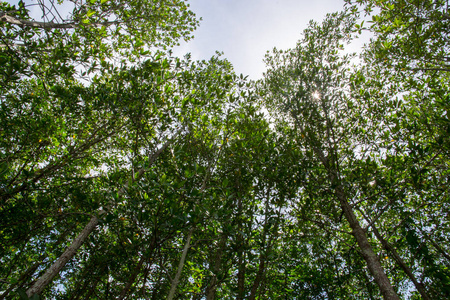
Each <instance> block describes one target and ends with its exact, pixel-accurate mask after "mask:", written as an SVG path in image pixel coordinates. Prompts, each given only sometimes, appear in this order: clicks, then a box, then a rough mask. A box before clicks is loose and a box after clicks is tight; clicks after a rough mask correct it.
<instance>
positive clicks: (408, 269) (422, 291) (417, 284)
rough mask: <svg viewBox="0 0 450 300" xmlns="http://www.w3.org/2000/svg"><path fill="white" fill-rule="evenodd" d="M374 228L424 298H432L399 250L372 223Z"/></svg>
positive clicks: (427, 299)
mask: <svg viewBox="0 0 450 300" xmlns="http://www.w3.org/2000/svg"><path fill="white" fill-rule="evenodd" d="M372 229H373V233H374V234H375V236H376V237H377V239H378V240H379V241H380V242H381V244H382V245H383V248H384V249H386V250H387V251H389V252H390V253H391V254H392V256H393V257H394V259H395V261H396V262H397V264H398V265H399V266H400V268H401V269H402V270H403V272H405V273H406V275H407V276H408V277H409V279H411V281H412V282H413V283H414V286H415V287H416V289H417V291H418V292H419V293H420V295H421V296H422V298H423V299H424V300H431V299H430V297H429V296H428V294H427V292H426V290H425V287H424V286H423V285H422V284H421V283H420V282H418V281H417V279H416V277H415V276H414V274H413V273H412V271H411V269H410V268H409V267H408V266H407V265H406V263H405V262H404V261H403V259H402V258H401V257H400V255H398V253H397V251H395V249H394V248H393V247H392V246H391V244H389V243H388V241H386V240H385V239H384V238H383V237H382V236H381V234H380V232H379V231H378V229H377V228H376V227H375V226H374V225H372Z"/></svg>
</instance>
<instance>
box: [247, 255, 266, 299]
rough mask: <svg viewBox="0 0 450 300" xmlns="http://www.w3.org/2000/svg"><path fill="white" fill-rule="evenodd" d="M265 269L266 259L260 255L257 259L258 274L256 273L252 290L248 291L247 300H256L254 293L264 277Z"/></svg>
mask: <svg viewBox="0 0 450 300" xmlns="http://www.w3.org/2000/svg"><path fill="white" fill-rule="evenodd" d="M265 268H266V257H265V256H264V255H262V254H261V257H260V259H259V267H258V273H256V278H255V281H253V286H252V290H251V291H250V297H248V299H249V300H255V299H256V293H257V292H258V288H259V285H260V283H261V280H262V278H263V276H264V272H265Z"/></svg>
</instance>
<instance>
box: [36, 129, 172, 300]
mask: <svg viewBox="0 0 450 300" xmlns="http://www.w3.org/2000/svg"><path fill="white" fill-rule="evenodd" d="M179 133H180V130H178V131H177V132H176V133H175V134H174V136H173V137H172V138H171V139H169V140H167V141H166V142H165V143H164V145H163V146H162V147H161V148H160V149H158V150H157V151H156V152H155V153H154V154H153V155H152V156H151V157H149V163H148V166H147V167H144V168H141V169H140V170H138V172H137V174H136V175H135V176H134V177H133V178H131V182H132V183H133V182H135V181H137V180H139V179H140V178H141V176H142V175H143V174H144V173H145V172H146V171H148V169H149V168H150V166H151V165H152V164H153V162H154V161H155V160H156V159H157V158H158V156H159V155H160V154H161V153H162V152H163V151H164V150H165V149H166V148H167V147H168V146H169V145H170V144H172V143H173V141H174V138H175V137H177V136H178V134H179ZM127 188H128V184H125V186H124V187H122V188H121V189H120V190H119V191H118V194H119V195H121V194H123V193H124V192H125V191H126V189H127ZM99 213H100V214H102V213H104V211H100V212H99ZM97 224H98V218H97V217H96V216H94V217H92V218H91V220H90V221H89V223H88V224H87V225H86V227H85V228H84V229H83V231H82V232H81V233H80V235H79V236H78V237H77V238H76V239H75V240H74V241H73V242H72V244H71V245H70V246H69V247H68V248H67V250H66V251H65V252H64V253H63V254H62V255H61V256H60V257H59V258H58V259H57V260H56V262H54V263H53V265H52V266H51V267H50V268H49V269H48V270H47V271H46V272H45V273H44V274H43V275H42V276H41V277H40V278H38V280H36V282H35V283H34V284H33V285H32V286H31V287H30V288H29V289H28V290H27V295H28V297H31V296H32V295H35V294H40V293H41V292H42V290H43V289H44V288H45V287H46V286H47V285H48V284H49V283H50V282H51V281H52V280H53V278H54V277H55V276H56V275H58V273H59V271H61V269H62V268H63V267H64V266H65V264H66V263H67V262H68V261H69V260H70V259H71V258H72V257H73V256H74V255H75V253H76V252H77V250H78V248H80V246H81V244H83V242H84V240H85V239H86V238H87V237H88V236H89V234H90V233H91V232H92V231H93V230H94V229H95V227H96V226H97Z"/></svg>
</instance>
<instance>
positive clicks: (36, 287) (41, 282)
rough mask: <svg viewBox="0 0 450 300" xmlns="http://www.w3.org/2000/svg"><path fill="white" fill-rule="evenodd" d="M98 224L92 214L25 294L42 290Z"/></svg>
mask: <svg viewBox="0 0 450 300" xmlns="http://www.w3.org/2000/svg"><path fill="white" fill-rule="evenodd" d="M97 224H98V218H97V217H96V216H93V217H92V218H91V220H90V221H89V223H88V224H87V225H86V227H85V228H84V229H83V231H81V233H80V234H79V235H78V236H77V238H76V239H75V240H74V241H73V242H72V244H71V245H70V246H69V247H68V248H67V249H66V251H64V253H63V254H62V255H61V256H60V257H59V258H58V259H57V260H56V261H55V262H54V263H53V265H52V266H51V267H50V268H48V269H47V271H46V272H45V273H44V274H43V275H42V276H41V277H40V278H39V279H38V280H36V282H35V283H34V284H33V285H32V286H31V287H30V288H29V289H28V290H27V296H28V297H31V296H33V295H35V294H37V295H39V294H40V293H41V292H42V290H43V289H44V288H45V287H46V286H47V284H49V283H50V282H51V281H52V280H53V278H54V277H55V276H56V275H58V274H59V271H61V269H62V268H64V266H65V265H66V263H67V262H68V261H69V260H70V259H71V258H72V257H73V256H74V255H75V253H76V252H77V250H78V248H80V246H81V245H82V244H83V242H84V241H85V240H86V239H87V237H88V236H89V234H90V233H91V232H92V231H94V229H95V227H96V226H97Z"/></svg>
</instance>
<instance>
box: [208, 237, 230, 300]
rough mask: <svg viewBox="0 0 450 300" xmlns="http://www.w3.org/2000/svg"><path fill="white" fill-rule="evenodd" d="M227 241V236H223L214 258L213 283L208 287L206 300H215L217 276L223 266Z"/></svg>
mask: <svg viewBox="0 0 450 300" xmlns="http://www.w3.org/2000/svg"><path fill="white" fill-rule="evenodd" d="M226 240H227V236H226V235H225V234H222V236H221V237H220V242H219V245H218V248H217V251H216V253H215V254H216V255H215V257H214V265H213V271H214V274H213V277H212V278H211V281H210V282H209V284H208V286H207V287H206V300H214V298H215V297H216V290H217V285H218V282H217V276H218V275H219V273H220V269H221V264H222V254H223V250H224V249H223V248H224V247H225V244H226Z"/></svg>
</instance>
